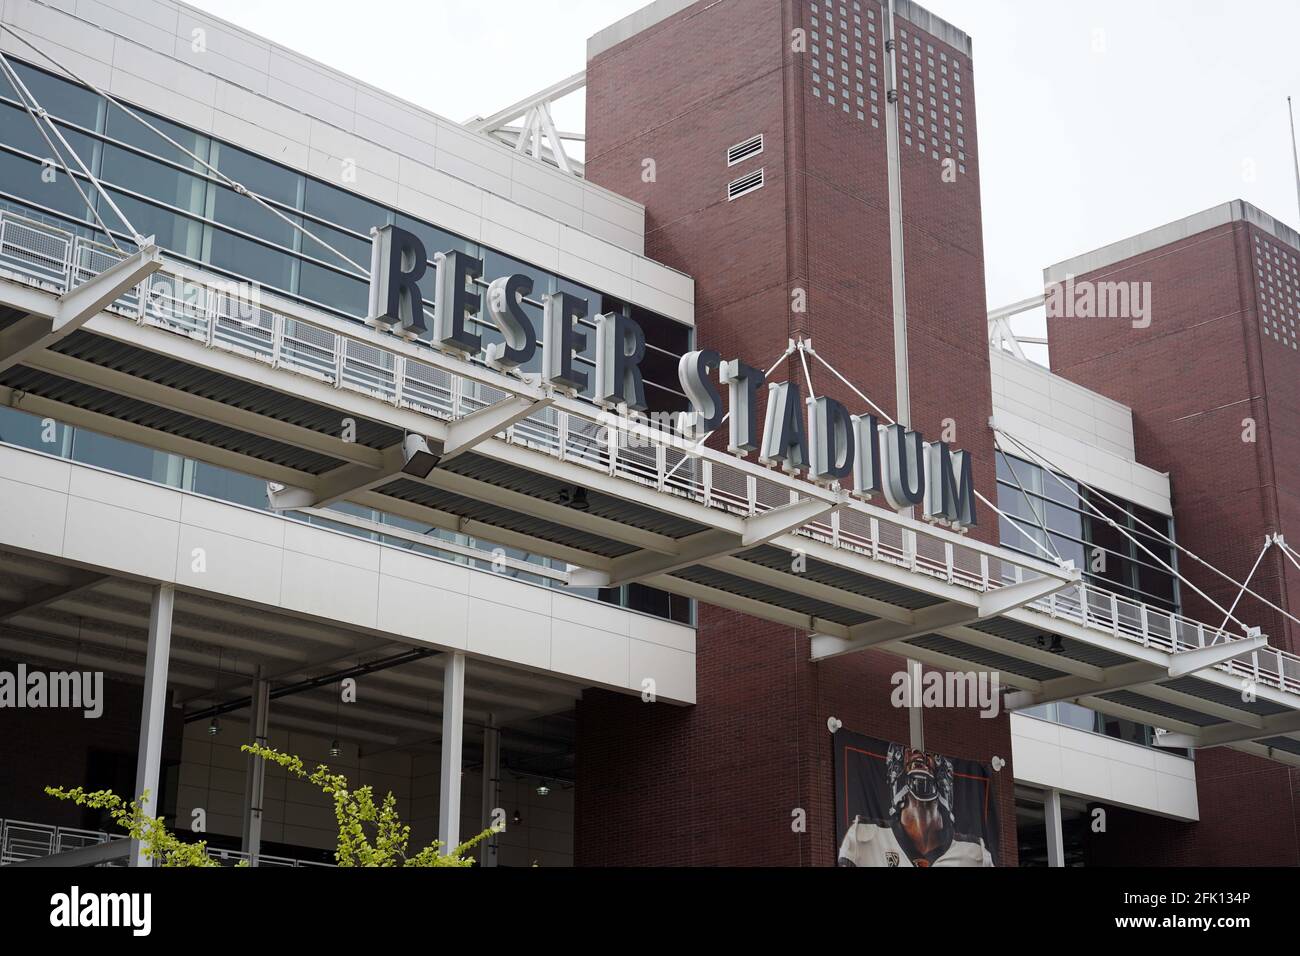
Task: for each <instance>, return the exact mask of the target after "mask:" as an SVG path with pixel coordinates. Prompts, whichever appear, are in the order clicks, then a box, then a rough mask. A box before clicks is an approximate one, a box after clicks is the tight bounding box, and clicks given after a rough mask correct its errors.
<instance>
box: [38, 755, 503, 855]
mask: <svg viewBox="0 0 1300 956" xmlns="http://www.w3.org/2000/svg"><path fill="white" fill-rule="evenodd" d="M241 749H242V750H243V751H244V752H245V753H249V754H252V755H253V756H255V757H258V758H260V759H262V760H267V761H270V762H271V763H274V764H278V765H279V766H281V767H283V768H284V769H285V770H286V771H287V772H288V773H290V774H292V775H293V776H295V777H298V778H300V779H302V780H306V781H308V782H309V783H311V784H313V785H314V786H316V787H317V788H318V789H319V790H320V791H321V792H322V793H323V794H325V796H327V797H329V798H330V800H331V801H332V802H333V804H334V819H335V821H336V822H337V824H338V831H339V833H338V844H337V846H336V847H335V850H334V859H335V862H336V863H338V865H339V866H473V865H474V858H473V857H472V856H470V855H469V854H470V853H471V852H472V851H473V849H474V848H475V847H476V846H478V844H479V843H481V842H482V841H483V840H485V839H487V838H488V837H490V836H491V835H492V834H493V833H495V832H497V831H496V830H495V829H493V828H488V829H487V830H484V831H483V832H482V833H480V834H478V835H477V836H475V837H472V838H471V839H469V840H466V841H465V842H464V843H462V844H461V845H460V846H458V847H456V849H455V850H454V851H452V852H451V853H443V852H441V851H442V846H443V844H442V842H441V841H439V840H435V841H434V842H433V843H430V844H429V845H428V846H426V847H424V848H423V849H421V850H418V851H416V852H414V853H412V852H410V842H411V828H410V827H409V826H407V825H406V824H404V823H402V820H401V817H400V816H399V815H398V813H397V798H396V797H394V796H393V794H392V791H389V792H388V794H387V795H385V796H384V798H383V800H382V801H380V802H378V803H376V802H375V793H374V788H373V787H369V786H366V787H358V788H357V789H355V790H354V789H352V788H351V786H350V785H349V783H348V778H347V777H345V776H343V775H342V774H338V773H333V772H331V771H330V768H329V767H327V766H326V765H325V764H318V765H317V766H316V768H315V769H314V770H310V771H309V770H307V768H306V766H305V765H304V764H303V762H302V758H300V757H296V756H294V755H293V754H286V753H281V752H280V751H278V750H275V749H273V748H271V747H263V746H260V745H257V744H247V745H245V746H243V747H242V748H241ZM45 792H46V793H47V794H49V795H50V796H52V797H55V798H57V799H59V800H70V801H72V802H73V803H75V804H76V805H77V806H82V807H90V808H93V809H96V810H107V811H108V812H109V815H110V816H112V818H113V820H114V822H116V823H117V824H118V825H119V826H120V827H122V829H124V830H125V831H126V832H127V834H128V835H129V836H130V837H131V839H133V840H139V841H140V845H141V848H142V849H143V852H144V855H145V856H146V857H147V858H148V859H150V860H156V861H159V862H161V865H163V866H180V867H191V866H220V864H219V863H218V862H217V861H216V860H213V859H212V858H211V857H209V856H208V852H207V848H208V844H207V841H206V840H200V841H198V842H196V843H186V842H185V841H184V840H181V839H180V838H178V837H177V836H176V835H175V834H173V833H172V832H171V831H169V830H168V829H167V826H166V825H165V824H164V823H163V819H162V817H151V816H148V815H147V814H146V813H145V812H144V811H143V809H142V806H143V804H144V803H145V801H146V800H147V799H148V796H149V794H148V792H147V791H146V792H145V793H144V794H141V796H140V799H139V800H135V801H131V802H129V803H128V802H127V801H125V800H123V799H122V798H121V797H119V796H117V794H115V793H113V792H112V791H111V790H95V791H87V790H85V789H84V788H82V787H77V788H75V789H73V790H65V789H63V788H62V787H46V788H45ZM247 865H248V864H247V863H240V866H247Z"/></svg>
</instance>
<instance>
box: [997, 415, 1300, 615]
mask: <svg viewBox="0 0 1300 956" xmlns="http://www.w3.org/2000/svg"><path fill="white" fill-rule="evenodd" d="M997 431H998V432H999V433H1000V434H1002V435H1005V436H1006V437H1007V438H1010V439H1011V440H1012V441H1013V442H1015V443H1016V444H1017V445H1019V446H1020V447H1021V448H1023V449H1025V451H1026V453H1028V454H1030V455H1033V456H1035V457H1037V458H1038V459H1039V461H1041V462H1043V463H1044V465H1046V466H1047V468H1048V469H1049V470H1050V469H1053V468H1055V466H1054V465H1053V464H1052V463H1051V462H1049V461H1048V460H1047V459H1046V458H1045V457H1043V456H1042V455H1041V454H1039V453H1038V452H1035V451H1033V450H1032V449H1029V448H1026V446H1025V444H1024V442H1022V441H1020V440H1019V439H1018V438H1016V436H1015V435H1012V434H1011V433H1010V432H1008V431H1006V430H1005V429H1002V428H999V429H998V430H997ZM1061 470H1064V469H1061ZM1057 480H1058V481H1059V480H1060V479H1059V478H1058V479H1057ZM1074 480H1075V481H1077V482H1079V484H1080V485H1082V486H1083V487H1084V488H1087V489H1088V490H1089V491H1091V492H1092V493H1093V494H1094V495H1096V496H1097V497H1098V498H1100V499H1101V500H1102V501H1104V502H1106V504H1108V505H1110V506H1111V507H1113V508H1117V507H1119V506H1118V505H1116V504H1115V502H1114V501H1112V500H1111V499H1110V498H1107V497H1106V496H1105V495H1104V494H1102V493H1101V492H1100V491H1098V490H1097V489H1096V488H1094V487H1092V486H1091V485H1089V484H1088V483H1087V482H1085V481H1080V480H1079V479H1078V478H1075V479H1074ZM1066 487H1067V488H1069V485H1066ZM1070 491H1071V492H1072V493H1074V495H1075V496H1076V497H1078V496H1079V495H1078V492H1076V491H1074V489H1073V488H1070ZM1080 500H1082V499H1080ZM1133 520H1134V521H1135V522H1137V523H1138V524H1140V525H1141V526H1142V527H1143V528H1145V529H1146V530H1147V531H1149V532H1151V534H1152V535H1154V536H1155V537H1157V538H1160V539H1161V540H1162V541H1164V542H1166V543H1167V544H1169V545H1171V546H1173V547H1174V548H1175V549H1177V550H1178V552H1179V553H1181V554H1185V555H1187V556H1188V557H1189V558H1191V559H1192V560H1193V561H1195V562H1196V563H1197V564H1201V565H1204V566H1205V567H1207V568H1209V569H1210V570H1211V571H1213V572H1214V573H1215V574H1217V575H1218V576H1219V577H1221V578H1223V579H1224V580H1225V581H1227V582H1228V583H1230V584H1233V585H1236V586H1237V587H1239V588H1242V589H1244V590H1245V592H1246V593H1247V594H1249V595H1250V596H1251V597H1253V598H1255V599H1256V600H1257V601H1259V602H1261V603H1262V604H1264V605H1265V606H1267V607H1270V608H1272V609H1273V610H1274V611H1277V612H1278V613H1279V614H1282V615H1284V616H1285V617H1287V618H1288V619H1290V620H1292V621H1295V622H1296V623H1297V624H1300V618H1298V617H1296V616H1295V615H1294V614H1292V613H1291V612H1290V611H1287V610H1286V609H1285V608H1280V607H1278V606H1277V605H1276V604H1274V603H1273V602H1272V601H1270V600H1269V599H1268V598H1266V597H1264V596H1263V595H1261V594H1259V593H1257V592H1255V591H1252V590H1251V589H1250V588H1248V587H1246V585H1245V584H1243V583H1242V582H1240V581H1238V580H1236V579H1235V578H1233V577H1232V576H1231V575H1230V574H1228V573H1227V572H1226V571H1221V570H1219V569H1218V568H1217V567H1215V566H1214V565H1213V564H1211V563H1210V562H1209V561H1206V560H1205V559H1204V558H1202V557H1201V556H1200V555H1199V554H1197V553H1196V552H1194V551H1189V550H1188V549H1187V548H1186V547H1184V546H1183V545H1181V544H1179V543H1178V542H1177V541H1175V540H1174V539H1173V538H1171V537H1170V536H1169V535H1167V534H1165V533H1164V532H1163V531H1160V530H1158V529H1157V528H1153V527H1152V526H1151V525H1149V524H1147V523H1146V522H1145V521H1143V520H1142V519H1141V518H1139V517H1138V516H1137V515H1133ZM1175 574H1177V572H1175ZM1178 579H1179V580H1180V581H1183V582H1185V583H1186V584H1188V586H1190V587H1191V588H1192V589H1193V590H1196V592H1197V593H1198V594H1200V593H1201V592H1200V591H1199V589H1197V588H1196V586H1195V585H1194V584H1192V583H1191V582H1190V581H1188V580H1187V579H1186V578H1185V577H1183V576H1182V575H1181V574H1179V575H1178ZM1216 606H1217V605H1216ZM1219 610H1223V608H1219Z"/></svg>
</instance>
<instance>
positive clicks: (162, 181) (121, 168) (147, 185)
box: [100, 145, 207, 221]
mask: <svg viewBox="0 0 1300 956" xmlns="http://www.w3.org/2000/svg"><path fill="white" fill-rule="evenodd" d="M100 179H101V180H102V181H103V182H105V183H112V184H113V185H114V186H120V187H121V188H123V189H129V190H131V191H132V192H135V193H140V194H141V195H143V196H148V197H149V198H150V199H156V200H158V201H159V202H164V203H167V205H169V206H175V207H177V208H179V209H182V210H184V211H185V212H193V213H199V214H202V213H203V210H204V196H205V191H206V189H207V183H206V181H204V180H203V179H201V178H200V177H198V176H193V175H191V174H189V173H183V172H181V171H180V170H178V169H175V168H173V167H171V166H165V165H163V164H162V163H158V162H154V161H153V160H152V159H146V158H145V157H143V156H140V155H138V154H136V153H132V152H130V151H129V150H125V149H122V148H121V147H120V146H112V145H107V146H105V147H104V159H103V165H102V167H101V169H100ZM105 221H107V217H106V218H105Z"/></svg>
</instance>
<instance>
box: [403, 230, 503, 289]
mask: <svg viewBox="0 0 1300 956" xmlns="http://www.w3.org/2000/svg"><path fill="white" fill-rule="evenodd" d="M396 224H397V225H398V226H401V227H402V228H403V229H405V230H406V231H407V232H410V233H414V234H415V235H417V236H419V237H420V241H421V242H423V243H424V250H425V252H427V253H428V255H429V259H430V261H432V260H433V254H434V253H435V252H451V251H452V250H453V249H455V250H457V251H459V252H467V253H469V254H470V255H472V256H478V255H479V247H478V245H477V244H475V243H473V242H470V241H469V240H468V239H462V238H461V237H460V236H457V235H455V234H454V233H450V232H447V231H446V230H445V229H439V228H438V227H437V226H430V225H429V224H428V223H424V222H420V221H419V220H418V219H412V218H411V217H410V216H404V215H402V214H401V213H398V214H397V217H396ZM492 278H496V277H495V276H492ZM430 298H432V295H430Z"/></svg>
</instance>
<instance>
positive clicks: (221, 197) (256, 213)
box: [208, 183, 302, 250]
mask: <svg viewBox="0 0 1300 956" xmlns="http://www.w3.org/2000/svg"><path fill="white" fill-rule="evenodd" d="M286 215H287V216H288V219H289V220H290V222H296V223H301V222H302V217H301V216H296V215H294V214H293V213H287V214H286ZM208 217H209V218H210V219H215V220H216V221H217V222H219V223H221V224H223V225H226V226H230V227H231V228H233V229H238V230H239V231H240V232H246V233H248V234H249V235H251V236H256V237H257V238H258V239H265V240H266V241H267V242H273V243H275V244H276V245H278V246H283V247H284V248H285V249H287V250H292V249H295V248H297V247H296V246H295V245H294V243H295V242H296V240H297V236H298V233H297V230H296V229H294V227H293V226H291V225H290V224H289V222H285V220H283V219H281V218H280V217H279V216H277V215H276V214H275V213H273V212H271V211H270V210H268V209H267V208H266V207H264V206H261V205H259V204H258V203H257V202H256V201H255V200H252V199H250V198H249V197H247V196H241V195H239V193H237V192H235V191H234V190H233V189H227V188H226V187H225V186H218V185H216V184H215V183H214V184H212V186H211V187H210V188H209V198H208Z"/></svg>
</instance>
